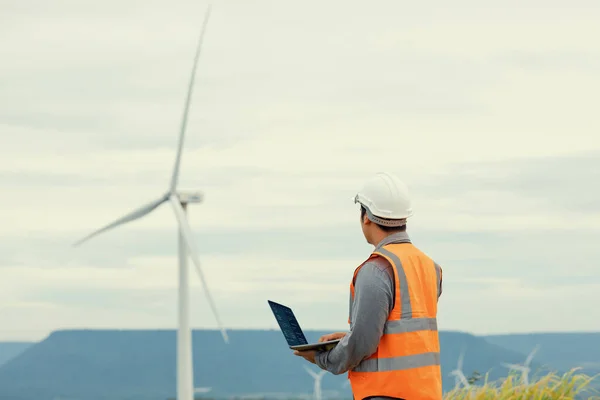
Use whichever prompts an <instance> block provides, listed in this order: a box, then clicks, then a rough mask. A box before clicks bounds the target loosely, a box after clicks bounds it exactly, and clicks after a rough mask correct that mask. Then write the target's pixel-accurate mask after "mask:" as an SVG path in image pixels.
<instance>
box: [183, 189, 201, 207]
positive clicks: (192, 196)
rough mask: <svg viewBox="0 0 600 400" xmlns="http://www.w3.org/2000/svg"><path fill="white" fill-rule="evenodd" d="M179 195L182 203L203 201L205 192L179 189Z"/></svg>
mask: <svg viewBox="0 0 600 400" xmlns="http://www.w3.org/2000/svg"><path fill="white" fill-rule="evenodd" d="M176 195H177V197H178V198H179V201H180V202H181V204H190V203H202V201H203V200H204V194H203V193H202V192H199V191H197V190H177V192H176Z"/></svg>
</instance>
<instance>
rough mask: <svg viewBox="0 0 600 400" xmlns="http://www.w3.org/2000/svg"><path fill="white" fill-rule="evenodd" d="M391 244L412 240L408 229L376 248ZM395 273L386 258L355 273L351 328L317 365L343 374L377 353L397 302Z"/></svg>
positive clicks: (321, 356) (322, 354) (319, 356)
mask: <svg viewBox="0 0 600 400" xmlns="http://www.w3.org/2000/svg"><path fill="white" fill-rule="evenodd" d="M391 243H410V238H409V237H408V235H407V234H406V232H399V233H395V234H392V235H390V236H388V237H387V238H385V239H384V240H382V241H381V242H380V243H379V244H378V245H377V246H376V249H378V248H381V247H382V246H385V245H387V244H391ZM394 295H395V281H394V273H393V270H392V266H391V265H390V263H389V262H388V261H387V260H386V259H385V258H383V257H378V258H374V259H372V260H370V261H368V262H366V263H365V265H363V267H362V268H361V269H360V271H359V272H358V274H357V276H356V281H355V287H354V300H352V297H351V298H350V320H351V325H350V331H349V332H348V333H347V334H346V336H344V337H343V338H342V339H341V340H340V342H339V343H338V344H337V346H336V347H334V348H333V349H331V350H329V351H325V352H319V353H317V354H316V356H315V362H316V364H317V365H318V366H319V367H320V368H321V369H324V370H326V371H329V372H331V373H332V374H334V375H339V374H343V373H345V372H347V371H349V370H351V369H353V368H354V367H356V366H357V365H358V364H360V362H361V361H362V360H363V359H365V358H367V357H369V356H370V355H371V354H373V353H375V351H376V350H377V346H378V345H379V340H380V339H381V336H382V335H383V329H384V325H385V323H386V321H387V319H388V316H389V313H390V312H391V311H392V309H393V307H394V301H395V298H394V297H395V296H394Z"/></svg>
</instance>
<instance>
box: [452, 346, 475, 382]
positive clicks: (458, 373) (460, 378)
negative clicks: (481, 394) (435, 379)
mask: <svg viewBox="0 0 600 400" xmlns="http://www.w3.org/2000/svg"><path fill="white" fill-rule="evenodd" d="M464 357H465V351H464V350H463V351H462V352H461V353H460V355H459V356H458V362H457V363H456V369H454V370H452V371H451V372H450V376H454V386H455V388H458V387H459V386H460V385H461V384H462V385H463V386H464V387H469V386H471V385H470V384H469V381H468V380H467V377H466V376H465V374H464V373H463V371H462V364H463V359H464Z"/></svg>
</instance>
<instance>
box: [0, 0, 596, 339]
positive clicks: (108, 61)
mask: <svg viewBox="0 0 600 400" xmlns="http://www.w3.org/2000/svg"><path fill="white" fill-rule="evenodd" d="M579 5H580V6H581V7H573V6H572V5H571V4H570V3H567V2H566V1H562V2H561V1H552V2H549V3H548V2H542V1H533V2H528V3H527V4H526V5H523V4H522V2H516V1H509V2H504V3H502V6H494V7H490V6H489V5H482V4H481V3H480V2H475V1H474V0H461V1H458V2H454V3H453V4H452V5H451V6H448V5H446V4H441V3H440V5H439V7H434V8H432V7H431V5H430V4H428V5H421V4H410V5H407V4H404V3H398V2H392V1H386V2H382V3H379V8H370V9H365V8H364V5H363V4H360V3H358V2H344V3H343V4H341V3H339V2H337V1H334V2H327V3H323V2H316V1H312V2H311V1H309V2H303V3H302V4H301V5H300V4H295V5H291V4H289V3H283V2H269V1H258V2H253V3H252V4H249V3H248V2H242V1H231V0H227V1H220V2H218V3H215V5H214V8H213V14H212V17H211V21H210V25H209V28H208V32H207V36H206V41H205V45H204V48H203V53H202V56H201V61H200V66H199V70H198V75H197V82H196V88H195V89H196V91H195V94H194V98H193V104H192V109H191V115H190V120H189V125H188V135H187V136H186V143H185V149H184V156H183V165H182V169H181V171H182V176H181V185H180V186H181V187H182V188H198V189H200V190H201V191H203V192H204V193H205V195H206V196H205V201H204V202H203V203H202V204H200V205H196V206H193V207H190V215H189V218H190V223H191V225H192V228H193V229H194V231H195V232H196V239H197V243H198V246H199V249H200V252H201V260H202V262H203V264H204V265H205V266H206V270H207V273H208V274H210V276H211V282H219V284H215V285H214V291H215V297H217V299H218V300H219V301H218V303H219V305H220V307H222V310H223V311H222V312H223V314H224V316H225V317H226V318H225V319H226V321H228V323H229V324H231V326H235V324H238V325H237V326H240V327H241V326H253V327H258V326H263V327H267V326H274V321H273V320H272V316H271V315H270V314H269V310H268V309H266V308H265V304H264V303H265V299H266V298H267V297H269V296H271V295H272V296H274V297H278V298H280V299H281V300H282V301H287V302H289V303H290V304H292V305H294V308H295V309H297V310H298V312H299V313H300V314H301V315H302V321H306V322H303V325H306V326H307V327H322V328H325V327H330V326H331V322H330V321H331V318H332V317H333V318H335V319H334V321H338V322H336V323H335V324H334V325H336V326H339V327H340V329H343V327H344V325H345V314H346V313H347V293H346V291H347V285H348V274H349V273H351V270H353V268H354V267H355V266H356V264H357V263H358V262H360V261H361V260H362V259H363V258H364V257H365V256H366V255H367V254H368V252H369V250H370V248H369V246H368V245H367V244H366V243H365V242H364V240H363V239H362V237H361V236H360V232H359V231H358V225H357V209H356V207H355V206H354V205H353V204H352V203H351V201H350V198H351V197H352V196H353V195H354V194H355V192H356V191H357V190H358V189H359V188H360V187H361V185H362V182H363V180H364V179H365V178H367V177H368V176H369V175H371V174H372V173H374V172H377V171H380V170H390V171H394V172H397V173H398V174H399V175H400V176H401V177H402V178H403V179H404V180H405V181H406V182H407V183H408V184H409V187H410V188H411V192H412V194H413V197H414V206H415V211H416V214H415V217H414V218H413V220H412V221H411V224H410V232H411V235H412V237H413V238H414V239H415V242H416V243H417V244H418V245H420V246H421V247H422V248H423V249H424V250H426V251H427V252H428V253H430V254H431V255H432V256H433V257H434V258H436V260H437V261H438V262H439V263H440V264H442V266H443V267H444V271H445V285H446V289H445V292H444V298H443V300H442V302H441V304H440V309H441V314H440V318H441V326H443V327H444V328H446V329H451V328H452V329H460V330H471V331H473V332H484V331H489V332H504V331H510V330H537V329H549V330H554V329H558V328H557V327H556V324H555V321H556V315H557V313H558V312H560V313H561V315H565V318H567V319H568V321H566V322H565V323H568V324H569V326H570V327H572V328H573V329H587V328H590V329H591V328H592V325H591V323H590V322H589V321H590V319H589V317H590V316H589V315H588V314H582V313H578V312H574V311H573V310H574V309H576V308H577V307H576V306H574V304H590V303H593V302H598V298H597V296H598V295H597V294H596V293H597V290H596V289H597V284H598V281H597V279H596V278H595V275H594V270H593V264H592V263H591V262H590V261H589V260H594V259H596V258H597V249H596V245H595V243H596V239H595V238H596V237H597V234H598V226H600V225H599V223H600V213H599V212H598V211H599V210H598V206H597V205H598V204H600V202H599V200H600V192H598V190H597V188H596V187H597V185H594V182H596V181H598V173H599V172H598V168H599V164H598V161H597V160H598V152H600V141H599V140H598V134H597V132H598V128H600V125H599V123H598V118H597V110H596V106H595V105H596V104H597V103H598V102H597V93H598V90H597V89H598V88H600V86H599V85H600V71H598V69H597V65H596V63H595V62H594V61H593V60H594V56H595V55H596V54H598V53H599V52H600V47H599V46H598V41H597V40H595V39H594V38H595V37H597V34H596V32H597V21H598V17H599V16H600V8H599V7H598V4H597V3H596V2H592V1H591V0H588V1H585V2H580V3H579ZM205 6H206V3H197V2H191V1H183V2H179V3H177V4H169V5H167V3H165V2H163V1H158V0H150V1H144V2H141V1H134V0H129V1H118V2H117V1H112V0H110V1H105V2H103V3H102V5H101V6H99V5H93V4H83V3H81V2H76V1H73V0H60V1H54V2H52V3H48V2H45V1H41V0H27V1H13V0H9V1H4V2H3V3H2V6H0V15H1V17H0V18H1V21H0V32H2V35H0V38H1V39H0V51H2V54H3V55H4V57H3V60H4V62H3V63H2V64H1V65H0V78H1V79H0V89H1V90H0V131H1V132H2V134H1V135H0V185H2V188H3V190H2V196H1V197H0V221H2V224H1V225H0V239H1V240H0V266H1V267H0V274H2V275H1V279H0V297H1V298H2V302H1V304H2V305H1V309H0V322H2V324H3V326H5V325H6V326H11V327H13V328H11V329H13V331H11V332H8V331H7V333H5V335H7V336H11V337H12V336H14V337H15V338H19V337H20V336H28V337H39V335H40V334H43V333H45V332H47V331H48V330H51V329H55V328H60V327H78V326H82V325H84V326H97V327H103V326H122V327H141V326H146V327H155V326H156V327H158V326H173V324H174V323H175V313H174V305H175V301H176V297H175V285H176V275H175V268H176V260H175V259H174V256H175V254H176V252H175V251H176V225H175V221H174V219H173V215H172V212H171V210H169V209H168V205H164V206H162V207H160V208H159V209H157V210H156V211H155V212H154V213H153V214H152V215H150V216H148V217H146V218H144V219H143V220H140V221H137V222H135V223H133V224H131V225H129V226H127V227H120V228H119V229H118V230H115V231H113V232H109V233H106V234H104V235H102V236H99V237H97V238H95V239H94V241H91V242H89V243H86V244H85V246H83V247H81V248H78V249H73V248H71V247H70V244H71V243H72V242H73V241H75V240H77V239H78V238H80V237H81V236H83V235H85V234H87V233H89V232H91V231H93V230H95V229H97V228H99V227H100V226H103V225H104V224H106V223H108V222H110V221H112V220H114V219H115V218H117V217H119V216H121V215H123V214H124V213H126V212H128V211H129V210H131V209H133V208H135V207H137V206H139V205H141V204H143V203H145V202H147V201H150V200H152V199H154V198H156V197H158V196H159V195H161V194H162V193H163V192H164V191H165V190H166V189H167V185H168V182H169V179H170V174H171V169H172V166H173V162H174V158H175V147H176V140H177V132H178V129H179V123H180V118H181V112H182V107H183V99H184V96H185V91H186V87H187V81H188V78H189V73H190V67H191V62H192V56H193V50H194V46H195V41H196V39H197V36H198V34H199V28H200V23H201V19H202V16H203V13H204V10H205ZM315 10H318V12H315ZM381 10H385V12H382V11H381ZM306 271H318V273H319V274H321V275H320V276H321V277H322V278H321V279H320V280H317V279H313V278H312V276H313V275H311V274H309V273H307V272H306ZM194 285H196V286H194V291H193V293H194V294H193V296H194V305H195V306H196V305H197V306H198V307H199V308H198V309H197V310H198V311H197V312H198V314H196V317H195V318H197V319H196V320H195V323H197V324H199V325H201V326H210V323H211V322H210V321H212V320H211V319H210V311H209V310H208V308H207V307H206V305H205V303H204V300H203V298H202V293H201V291H200V290H199V287H198V286H197V285H198V282H197V281H195V283H194ZM240 299H242V301H240ZM565 299H568V300H565ZM473 303H476V304H477V307H473ZM202 307H205V308H202ZM465 309H469V312H465V311H464V310H465ZM24 310H26V312H25V311H24ZM92 310H93V311H92ZM24 316H27V319H26V318H25V317H24ZM533 316H535V318H534V317H533ZM592 320H593V319H592ZM205 324H206V325H205ZM338 324H339V325H338Z"/></svg>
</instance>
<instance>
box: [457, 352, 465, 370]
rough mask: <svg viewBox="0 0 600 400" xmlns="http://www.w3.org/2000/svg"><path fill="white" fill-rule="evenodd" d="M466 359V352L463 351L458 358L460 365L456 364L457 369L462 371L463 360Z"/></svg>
mask: <svg viewBox="0 0 600 400" xmlns="http://www.w3.org/2000/svg"><path fill="white" fill-rule="evenodd" d="M464 358H465V351H464V350H463V351H462V352H461V353H460V355H459V356H458V363H457V364H456V366H457V369H462V365H463V359H464Z"/></svg>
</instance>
